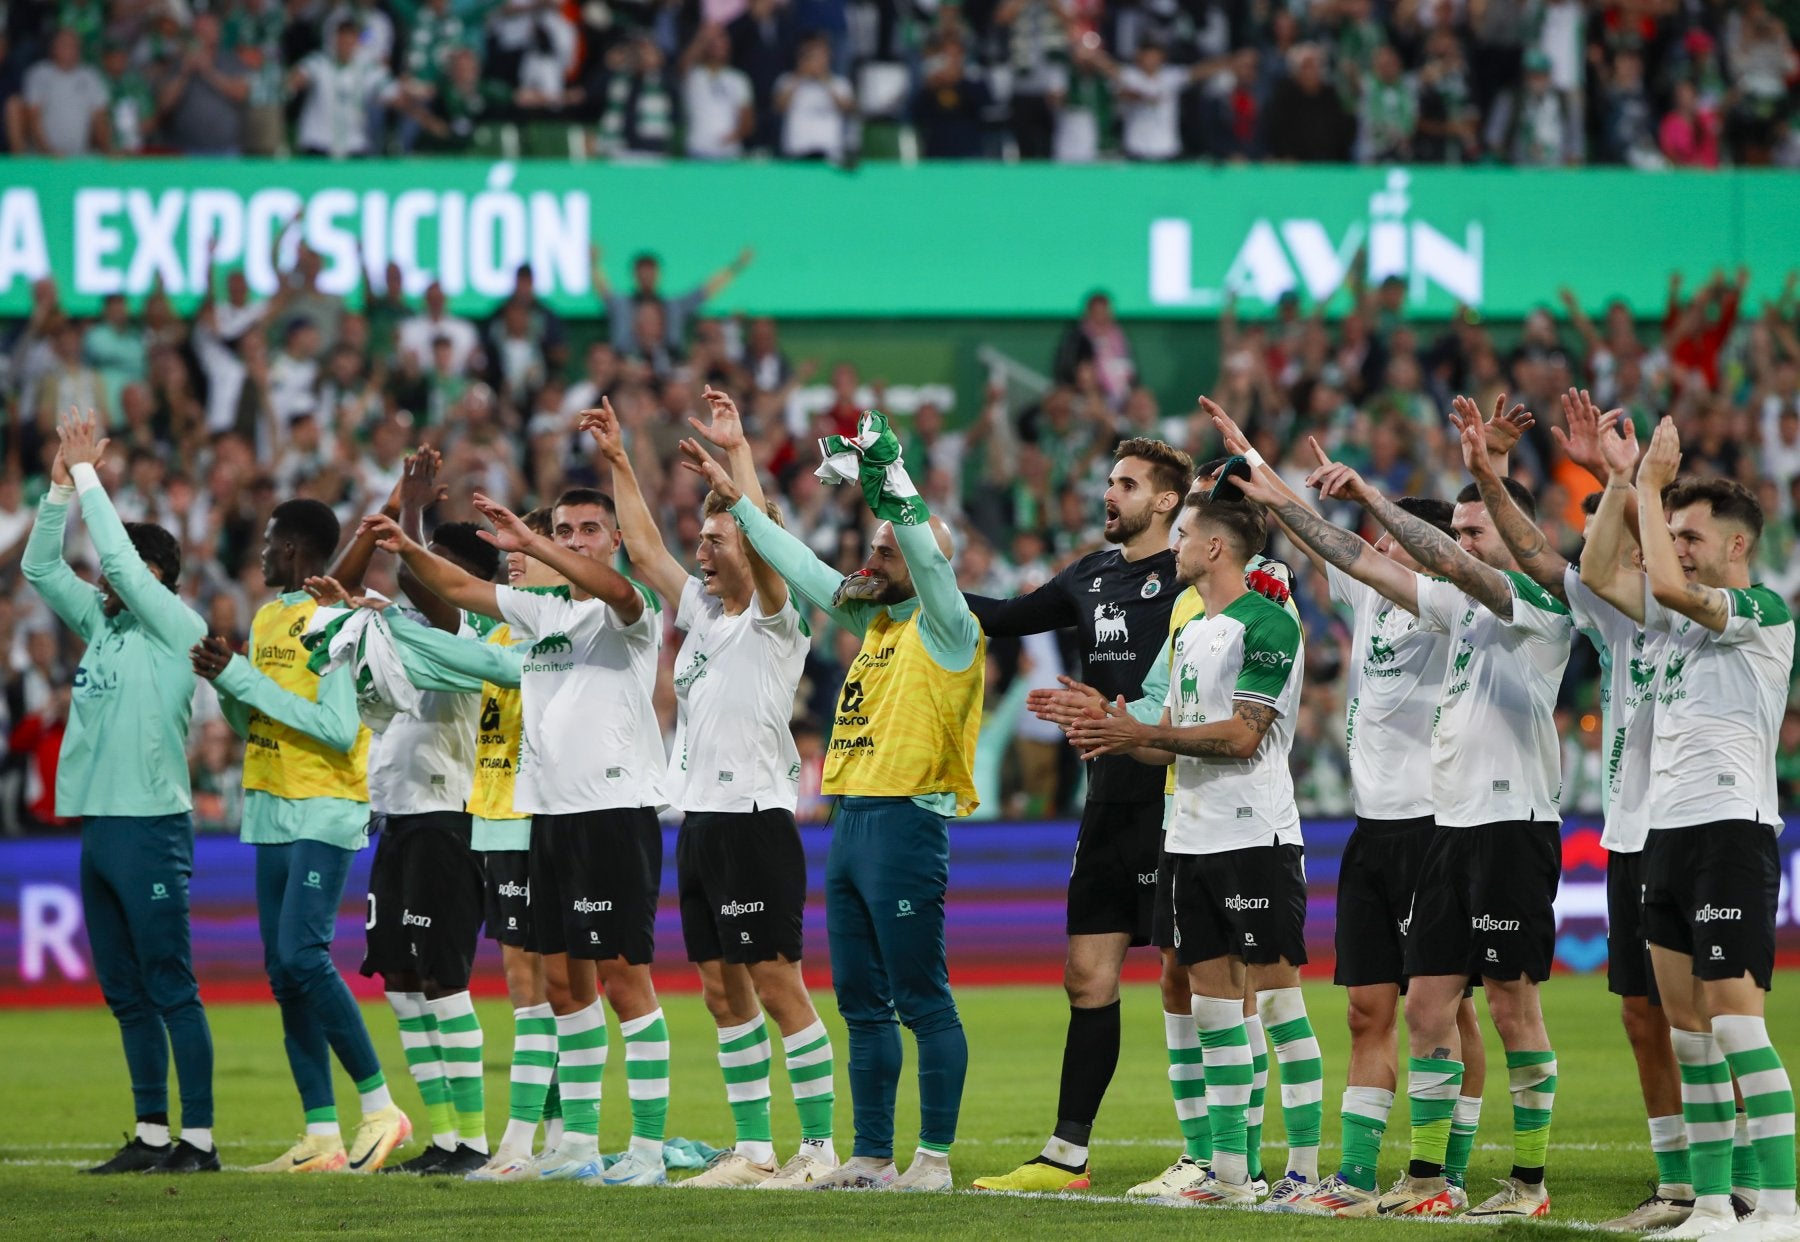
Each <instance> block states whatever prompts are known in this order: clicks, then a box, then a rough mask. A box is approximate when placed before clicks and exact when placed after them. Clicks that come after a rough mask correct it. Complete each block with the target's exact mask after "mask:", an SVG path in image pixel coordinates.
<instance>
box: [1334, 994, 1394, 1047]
mask: <svg viewBox="0 0 1800 1242" xmlns="http://www.w3.org/2000/svg"><path fill="white" fill-rule="evenodd" d="M1394 1017H1395V1014H1394V1002H1393V1001H1392V1000H1374V999H1371V998H1369V997H1365V996H1358V995H1357V994H1356V993H1355V992H1352V993H1351V994H1350V1004H1349V1007H1348V1009H1347V1010H1346V1012H1345V1018H1346V1019H1347V1021H1348V1023H1349V1026H1350V1038H1351V1040H1352V1041H1355V1042H1361V1041H1363V1040H1370V1039H1380V1038H1383V1037H1384V1036H1388V1035H1391V1034H1393V1031H1394Z"/></svg>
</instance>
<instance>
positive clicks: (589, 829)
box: [526, 807, 662, 966]
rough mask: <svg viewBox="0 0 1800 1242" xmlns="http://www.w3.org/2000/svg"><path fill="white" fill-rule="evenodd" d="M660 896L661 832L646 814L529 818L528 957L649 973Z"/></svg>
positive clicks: (630, 810) (621, 810)
mask: <svg viewBox="0 0 1800 1242" xmlns="http://www.w3.org/2000/svg"><path fill="white" fill-rule="evenodd" d="M661 890H662V825H660V824H658V823H657V822H656V812H655V811H653V810H651V809H650V808H649V807H617V808H611V809H608V810H604V811H582V812H579V813H577V814H573V815H533V816H532V817H531V937H530V942H529V943H528V944H527V945H526V948H528V949H530V950H531V951H532V952H534V953H567V954H568V955H569V956H571V957H580V958H589V959H592V960H594V961H608V960H610V959H612V958H615V957H620V958H624V959H625V960H626V961H627V962H629V963H631V964H632V965H634V966H642V965H647V964H648V963H649V962H650V960H651V959H652V958H653V957H655V955H656V899H657V896H658V894H659V893H660V892H661Z"/></svg>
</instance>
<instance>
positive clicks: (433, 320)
mask: <svg viewBox="0 0 1800 1242" xmlns="http://www.w3.org/2000/svg"><path fill="white" fill-rule="evenodd" d="M449 305H450V301H449V299H448V298H446V297H445V296H444V286H443V285H441V284H440V283H438V282H437V281H435V280H434V281H432V282H431V283H430V284H429V285H426V286H425V313H424V314H422V315H415V316H413V317H412V318H411V319H403V320H401V322H400V332H399V337H398V340H399V346H400V353H401V354H402V355H408V354H410V355H411V356H412V357H413V358H414V359H415V360H416V361H417V362H418V363H419V364H420V365H423V364H424V363H425V362H426V361H427V360H428V359H430V357H431V355H432V345H433V342H435V341H436V340H438V339H439V338H440V337H441V338H443V339H444V340H445V341H446V342H447V343H448V345H449V348H450V356H449V358H448V360H447V365H448V367H449V369H450V371H452V372H453V373H455V374H458V375H461V374H464V373H466V372H467V371H468V369H469V363H470V361H471V360H472V359H473V358H474V357H475V354H476V351H477V350H478V349H479V347H480V343H481V338H480V335H479V334H478V333H477V332H476V330H475V325H474V324H472V323H470V322H469V321H468V320H467V319H464V318H463V317H462V316H461V315H452V314H451V313H450V310H449Z"/></svg>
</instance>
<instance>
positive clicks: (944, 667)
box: [682, 411, 987, 1191]
mask: <svg viewBox="0 0 1800 1242" xmlns="http://www.w3.org/2000/svg"><path fill="white" fill-rule="evenodd" d="M861 431H862V434H861V435H859V436H858V437H857V440H856V441H855V442H854V443H853V444H852V443H851V442H840V441H837V440H836V439H835V438H834V439H833V440H828V441H827V442H825V445H824V447H825V449H826V453H827V458H828V461H837V462H842V463H843V466H844V468H846V469H848V470H849V471H850V474H851V476H852V477H858V478H859V482H861V484H862V486H863V491H864V495H865V496H866V497H868V499H869V500H870V502H871V507H872V508H874V510H875V512H876V515H877V516H878V517H883V518H887V519H888V520H887V521H884V522H883V523H882V525H881V526H880V527H878V528H877V529H876V532H875V537H874V539H873V541H872V548H871V551H870V554H869V558H868V561H867V563H866V564H865V566H864V568H863V570H862V572H861V573H860V574H853V575H851V576H850V578H848V579H846V578H844V577H843V576H842V575H840V574H839V573H838V572H837V571H836V570H834V569H832V568H831V567H830V566H828V565H826V564H825V563H824V562H822V561H821V560H819V558H818V557H816V556H814V555H813V553H812V551H811V550H810V549H809V548H808V547H807V546H806V545H805V544H804V543H802V542H801V541H800V540H799V539H797V538H795V537H794V536H793V535H791V534H789V533H788V532H787V531H785V530H783V529H782V528H781V527H779V526H777V525H775V523H774V522H772V521H770V520H769V518H768V515H767V514H765V513H763V512H762V511H761V510H759V509H758V508H757V507H756V506H755V505H754V504H752V503H751V502H750V501H749V500H747V499H746V498H745V497H744V492H745V491H746V490H748V487H749V480H748V479H745V480H743V481H742V483H741V484H740V482H738V481H734V480H733V479H732V478H731V477H730V476H728V475H727V474H726V472H725V471H724V469H722V468H721V467H720V466H719V464H718V463H717V462H715V461H714V460H713V459H712V458H711V457H710V456H709V455H708V454H707V453H706V452H705V451H704V450H703V449H702V448H701V447H700V445H699V444H697V443H696V442H694V441H692V440H689V441H684V442H683V444H682V451H683V452H684V453H686V454H687V455H688V458H689V461H688V462H687V463H684V464H687V465H690V466H691V467H692V468H693V469H695V470H696V471H698V472H699V473H702V474H704V475H705V477H706V479H707V481H708V482H709V483H711V484H712V488H713V490H714V491H716V492H718V493H719V495H721V496H723V497H725V498H726V499H727V500H729V501H731V502H732V506H731V513H732V516H733V517H735V518H736V519H737V521H738V524H739V525H740V526H741V527H742V528H743V531H744V533H745V534H746V535H747V536H748V537H749V539H750V543H751V546H752V547H754V548H755V549H756V552H757V554H758V555H760V556H761V557H762V558H763V559H764V560H766V561H768V562H769V564H771V565H772V566H774V567H775V569H776V571H777V572H779V573H780V574H781V576H782V577H783V578H785V579H786V580H787V582H788V585H789V586H791V587H792V588H793V589H794V590H795V591H796V592H798V593H799V594H800V595H801V596H803V597H805V598H806V599H807V600H808V601H810V602H811V603H812V604H813V605H815V606H816V607H818V608H821V609H823V610H825V611H826V612H827V613H828V614H830V616H831V618H832V620H834V621H836V622H837V623H838V624H839V625H841V626H843V627H844V628H845V629H847V630H849V631H850V632H851V633H852V634H856V635H859V636H861V638H862V640H863V641H862V650H861V651H860V652H859V653H858V655H857V657H856V660H855V662H854V663H853V664H852V666H851V668H850V672H849V674H848V676H847V677H846V679H845V681H844V687H843V690H842V692H841V694H840V696H839V698H838V705H837V717H836V720H835V722H834V725H833V728H832V733H831V743H830V749H829V750H828V751H827V753H826V759H825V779H824V784H823V788H824V791H825V792H826V793H828V794H839V795H842V797H843V800H842V802H840V803H839V806H838V816H837V826H836V829H835V831H834V832H833V833H832V840H831V852H830V855H829V857H828V859H827V861H826V864H825V877H826V878H825V903H826V904H825V917H826V926H827V928H828V930H829V933H830V936H831V981H832V986H833V987H834V988H835V989H836V991H837V1000H838V1010H839V1012H840V1013H842V1014H843V1016H844V1023H845V1025H846V1026H847V1027H848V1028H849V1035H850V1094H851V1101H852V1111H853V1116H854V1121H855V1129H856V1145H855V1149H854V1152H853V1154H852V1156H851V1158H850V1159H849V1160H848V1161H847V1162H845V1163H844V1164H843V1165H842V1166H840V1167H839V1168H838V1169H837V1170H835V1171H833V1172H831V1173H828V1174H826V1175H825V1176H823V1177H821V1178H819V1179H817V1180H815V1181H814V1182H813V1183H812V1185H813V1186H814V1187H815V1188H841V1189H851V1188H857V1189H879V1188H884V1187H891V1188H892V1189H896V1190H913V1191H938V1190H949V1189H950V1186H951V1180H950V1156H949V1152H950V1145H951V1143H952V1142H953V1141H954V1140H955V1138H956V1120H957V1113H958V1111H959V1110H960V1108H961V1104H962V1087H963V1077H964V1075H965V1073H966V1072H967V1070H968V1060H969V1046H968V1041H967V1039H966V1038H965V1037H964V1035H963V1027H962V1019H961V1018H960V1017H959V1016H958V1014H957V1012H956V1000H955V998H954V997H953V996H952V995H951V992H950V974H949V966H948V963H947V961H946V957H945V951H944V889H945V885H946V882H947V880H948V877H949V862H950V858H949V855H950V848H949V833H948V831H947V823H948V819H949V817H951V816H953V815H966V814H967V813H968V812H969V811H971V810H973V809H974V806H975V781H974V775H973V765H974V759H975V739H976V735H977V733H978V732H979V730H980V728H981V692H982V679H983V673H984V672H985V668H986V646H987V643H986V639H985V638H984V637H983V636H982V633H981V627H980V626H979V625H978V624H977V623H976V621H975V617H974V615H973V614H971V613H970V611H969V606H968V604H967V603H965V602H964V600H963V597H962V594H961V592H959V591H958V590H957V586H956V574H955V571H954V570H952V569H951V567H950V538H949V532H948V529H947V528H945V527H944V525H943V524H942V523H941V522H935V521H933V520H932V519H931V518H930V515H929V514H928V513H926V511H925V507H924V506H923V505H922V504H920V503H919V502H918V500H917V498H916V496H914V495H913V493H912V487H911V483H910V480H908V479H906V476H905V473H904V470H903V469H902V467H901V465H900V462H899V445H898V443H897V442H896V441H895V440H894V437H893V433H892V432H891V431H889V430H887V422H886V419H885V418H884V417H883V416H881V415H880V414H877V413H875V412H874V411H868V412H866V413H865V414H864V415H863V418H862V425H861ZM734 464H736V465H737V466H738V468H739V469H740V470H745V469H747V465H746V463H744V462H743V460H742V458H741V456H739V457H734ZM830 468H831V467H830V466H827V467H823V468H822V469H830ZM840 477H841V476H840ZM896 1015H898V1018H899V1022H900V1023H904V1024H905V1025H906V1026H907V1027H908V1028H909V1029H910V1030H911V1031H912V1033H913V1036H914V1038H915V1039H917V1041H918V1046H919V1122H920V1124H919V1146H918V1151H917V1154H916V1155H915V1156H914V1158H913V1162H912V1166H911V1167H910V1168H908V1169H907V1171H906V1173H905V1175H904V1176H901V1177H899V1178H898V1179H896V1176H895V1169H894V1093H895V1090H896V1088H897V1086H898V1083H899V1078H900V1058H901V1050H900V1029H899V1025H898V1024H897V1023H896V1022H895V1017H896Z"/></svg>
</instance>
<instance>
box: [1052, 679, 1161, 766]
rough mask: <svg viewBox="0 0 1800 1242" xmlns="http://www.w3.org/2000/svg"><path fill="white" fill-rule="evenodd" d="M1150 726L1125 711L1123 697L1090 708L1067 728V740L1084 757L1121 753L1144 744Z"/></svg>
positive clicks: (1091, 757) (1090, 757) (1093, 757)
mask: <svg viewBox="0 0 1800 1242" xmlns="http://www.w3.org/2000/svg"><path fill="white" fill-rule="evenodd" d="M1149 731H1150V730H1149V729H1148V728H1147V727H1146V726H1144V725H1141V724H1139V723H1138V722H1137V720H1136V719H1135V718H1134V717H1133V716H1132V715H1131V713H1130V712H1128V711H1126V710H1125V696H1124V695H1122V694H1121V695H1120V696H1119V698H1118V701H1117V702H1116V703H1106V704H1103V705H1102V706H1101V707H1099V708H1097V709H1094V708H1090V709H1089V711H1088V712H1087V713H1086V714H1084V715H1083V716H1082V718H1081V719H1080V720H1077V721H1076V722H1075V723H1074V724H1073V725H1071V726H1070V727H1069V741H1070V742H1071V743H1073V744H1074V746H1075V749H1076V750H1078V751H1080V752H1081V757H1082V758H1083V759H1098V758H1099V757H1100V756H1101V755H1122V754H1125V753H1126V752H1127V751H1132V750H1136V749H1137V748H1138V747H1139V746H1142V745H1143V744H1144V737H1145V735H1146V734H1148V733H1149Z"/></svg>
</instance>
